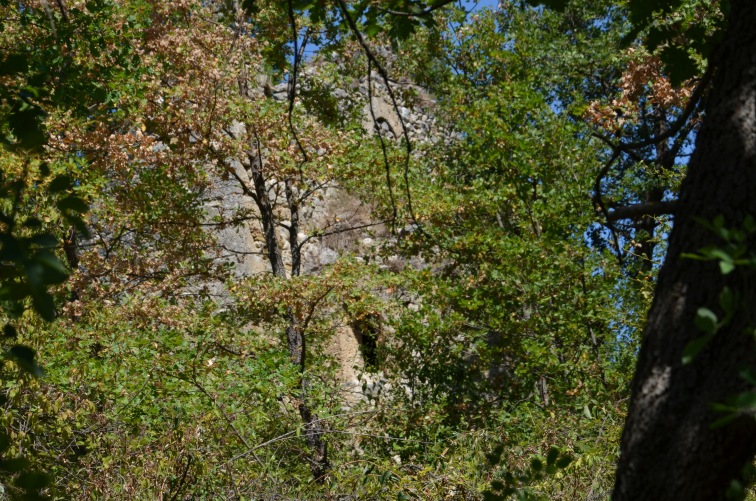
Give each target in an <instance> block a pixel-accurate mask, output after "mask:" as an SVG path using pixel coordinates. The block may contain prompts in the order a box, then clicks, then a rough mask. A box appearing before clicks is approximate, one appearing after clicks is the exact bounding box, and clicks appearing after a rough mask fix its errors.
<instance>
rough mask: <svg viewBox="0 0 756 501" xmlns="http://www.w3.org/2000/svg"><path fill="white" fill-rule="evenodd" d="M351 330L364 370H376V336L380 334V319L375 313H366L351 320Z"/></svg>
mask: <svg viewBox="0 0 756 501" xmlns="http://www.w3.org/2000/svg"><path fill="white" fill-rule="evenodd" d="M352 330H353V331H354V336H355V337H356V338H357V342H358V343H359V345H360V352H361V353H362V360H363V361H364V363H365V370H367V371H377V370H378V369H379V368H380V367H379V366H380V357H379V347H378V338H379V335H380V330H381V328H380V319H379V318H378V316H377V315H366V316H365V317H363V318H360V319H358V320H354V321H353V322H352Z"/></svg>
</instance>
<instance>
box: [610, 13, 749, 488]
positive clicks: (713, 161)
mask: <svg viewBox="0 0 756 501" xmlns="http://www.w3.org/2000/svg"><path fill="white" fill-rule="evenodd" d="M754 26H756V3H755V2H753V1H752V0H732V2H731V15H730V21H729V27H728V30H727V32H726V33H725V36H724V38H723V41H722V43H721V45H720V47H719V49H718V50H717V52H716V53H715V54H714V55H713V57H712V63H713V64H716V66H715V70H716V76H715V79H714V82H713V87H712V91H711V94H710V96H709V99H708V102H707V107H706V114H705V119H704V120H705V121H704V125H703V127H702V129H701V131H700V133H699V135H698V138H697V144H696V150H695V153H694V155H693V157H692V158H691V161H690V165H689V172H688V176H687V178H686V179H685V182H684V183H683V186H682V189H681V194H680V202H679V206H678V210H677V212H676V214H677V215H676V218H675V226H674V229H673V231H672V233H671V235H670V240H669V251H668V257H667V260H666V262H665V263H664V266H663V267H662V270H661V272H660V275H659V282H658V284H657V288H656V295H655V299H654V304H653V306H652V308H651V312H650V314H649V321H648V325H647V327H646V331H645V333H644V338H643V341H642V346H641V350H640V353H639V360H638V367H637V370H636V375H635V379H634V381H633V387H632V397H631V403H630V409H629V413H628V417H627V422H626V425H625V430H624V433H623V436H622V444H621V455H620V460H619V465H618V469H617V477H616V483H615V489H614V496H613V498H612V499H614V501H625V500H632V501H637V500H646V499H649V500H655V499H664V500H670V499H680V500H683V499H684V500H686V501H689V500H707V501H708V500H716V499H724V497H725V491H726V489H727V486H728V485H729V484H730V482H731V481H732V480H733V479H735V478H737V477H738V476H739V474H740V471H741V468H742V467H743V466H744V465H745V464H746V463H748V462H749V461H752V458H753V456H754V454H755V453H756V420H754V418H753V417H751V416H741V417H739V418H738V419H736V420H735V421H734V422H732V423H731V424H729V425H727V426H724V427H719V428H712V427H711V424H712V423H713V422H714V421H715V420H717V419H719V418H721V417H723V416H722V414H721V413H718V412H716V411H714V410H712V408H711V404H712V403H717V402H723V401H725V400H726V399H727V398H728V397H731V396H733V395H735V394H738V393H741V392H743V391H754V388H751V387H749V385H748V384H747V383H746V381H745V380H744V379H743V378H742V377H740V375H739V372H740V371H741V370H742V369H743V368H745V367H756V347H755V346H754V342H753V336H752V335H747V334H745V333H744V331H745V329H746V328H747V327H751V328H753V327H754V326H753V325H749V321H748V319H747V318H746V315H744V314H740V315H736V317H735V318H734V319H733V321H732V322H730V323H729V324H728V325H726V326H724V327H723V328H722V329H721V330H720V331H719V332H718V333H717V334H716V336H715V337H714V339H713V341H712V342H711V343H709V345H708V346H707V347H706V348H705V349H704V350H703V351H702V352H700V353H699V355H698V356H697V357H696V358H695V360H694V361H693V363H691V364H689V365H683V364H682V362H681V357H682V352H683V349H684V348H685V346H686V345H687V344H688V343H689V342H690V341H692V340H694V339H696V338H698V337H700V336H701V335H702V332H701V331H699V330H698V329H697V328H696V327H695V324H694V319H695V315H696V310H697V309H698V308H700V307H708V308H710V309H712V310H714V311H715V312H717V313H720V314H721V311H720V310H719V307H718V299H717V298H718V295H719V292H720V291H721V290H722V288H723V287H724V286H725V285H728V286H730V287H731V288H733V289H738V290H739V294H740V303H741V304H742V305H751V306H752V305H753V304H756V302H755V301H754V300H756V291H754V287H753V285H751V286H750V287H748V288H747V289H746V288H744V287H743V275H742V274H743V273H744V272H743V271H739V270H736V271H735V272H734V273H732V274H730V275H727V276H723V275H722V274H721V273H720V271H719V268H718V266H717V265H716V263H712V262H701V261H695V260H691V259H686V258H684V257H681V255H680V254H681V253H683V252H696V251H698V250H699V249H701V248H702V247H704V246H707V245H721V244H722V242H721V241H719V240H718V239H717V237H716V236H715V235H714V234H713V233H712V232H711V231H709V230H707V229H705V228H704V226H702V225H701V224H700V223H699V219H698V218H700V219H701V220H708V221H711V220H713V219H714V218H715V217H716V216H718V215H723V216H724V217H725V220H726V225H727V226H728V227H738V226H740V225H741V224H742V222H743V220H744V218H745V217H746V216H747V215H749V214H750V215H752V216H756V191H755V190H756V56H754V54H756V30H754ZM748 244H749V246H750V247H751V248H753V246H754V244H756V241H754V239H751V241H749V242H748ZM751 283H752V282H751Z"/></svg>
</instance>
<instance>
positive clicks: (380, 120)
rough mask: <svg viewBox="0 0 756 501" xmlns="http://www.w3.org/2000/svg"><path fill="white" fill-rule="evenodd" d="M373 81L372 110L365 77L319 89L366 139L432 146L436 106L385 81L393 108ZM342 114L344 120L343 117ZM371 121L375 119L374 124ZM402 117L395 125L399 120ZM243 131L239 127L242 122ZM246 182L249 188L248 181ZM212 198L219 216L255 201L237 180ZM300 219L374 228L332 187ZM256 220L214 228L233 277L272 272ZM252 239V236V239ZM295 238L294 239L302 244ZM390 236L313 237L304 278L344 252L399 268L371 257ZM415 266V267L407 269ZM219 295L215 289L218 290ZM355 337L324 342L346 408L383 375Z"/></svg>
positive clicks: (263, 89)
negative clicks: (368, 362) (371, 367)
mask: <svg viewBox="0 0 756 501" xmlns="http://www.w3.org/2000/svg"><path fill="white" fill-rule="evenodd" d="M318 71H319V68H318V66H317V65H313V66H309V67H305V68H304V69H303V71H302V73H301V77H300V85H301V89H302V91H303V92H308V91H309V90H310V89H311V87H310V80H311V79H312V77H313V76H316V74H317V72H318ZM370 79H371V81H372V82H371V83H372V112H371V109H370V101H369V95H370V93H369V92H368V78H367V76H363V77H362V78H360V79H359V80H357V79H355V80H353V81H351V82H349V83H347V84H346V85H333V86H331V87H325V90H324V88H322V87H321V88H319V89H318V91H321V92H322V91H326V92H329V93H330V97H332V98H333V99H334V100H335V101H336V103H338V108H339V110H338V111H339V113H343V114H347V113H353V112H355V111H356V112H357V113H359V118H360V121H361V123H362V126H363V129H364V130H365V132H366V134H376V133H379V134H381V135H382V136H383V137H384V138H386V139H387V140H391V141H398V140H400V139H401V138H402V137H403V135H404V132H403V129H402V122H403V123H404V126H405V128H406V131H407V135H408V137H409V138H410V141H412V142H433V143H435V142H437V141H438V140H439V137H440V136H439V135H438V133H437V132H436V120H435V118H434V115H433V110H434V106H435V102H434V101H433V100H432V99H431V97H430V96H429V95H428V93H427V92H426V91H425V90H424V89H422V88H421V87H419V86H416V85H413V84H411V83H408V82H389V83H390V85H391V89H392V92H393V93H394V96H395V98H396V99H397V106H396V107H395V106H394V105H393V103H392V102H391V99H390V97H389V94H388V92H387V90H386V85H385V82H384V81H383V79H382V78H381V77H380V76H379V75H378V74H377V73H375V72H373V74H371V75H370ZM258 84H259V86H258V88H257V89H256V90H253V91H252V93H253V94H254V97H255V98H267V99H274V100H277V101H287V100H288V98H289V85H288V83H286V82H284V83H280V84H278V85H275V86H272V85H271V84H270V82H269V81H267V80H266V79H265V78H261V79H259V80H258ZM342 116H343V115H342ZM373 116H375V120H373ZM400 117H401V120H400ZM240 126H242V127H243V125H241V124H240ZM232 164H233V165H232V167H233V168H234V169H235V170H236V172H237V174H238V175H239V176H240V178H241V179H242V180H244V181H245V182H246V183H250V179H249V176H248V174H247V171H246V169H245V168H244V166H243V165H242V164H241V163H240V162H238V161H235V162H232ZM250 184H251V183H250ZM212 193H213V194H212V195H211V197H210V201H209V202H208V205H207V209H208V213H209V215H210V216H211V217H212V216H215V215H223V214H233V213H237V212H238V211H239V209H240V208H241V209H243V210H247V211H249V212H250V213H255V212H256V211H257V209H256V206H255V203H254V201H253V200H252V199H251V198H249V197H248V196H246V195H245V194H244V193H243V192H242V190H241V188H240V187H239V185H238V183H237V182H236V181H235V180H230V181H222V180H218V181H216V183H215V185H214V188H213V192H212ZM301 220H302V222H303V223H304V227H303V228H302V229H303V231H308V230H310V231H312V230H315V229H318V228H323V227H326V226H328V225H330V224H332V223H333V221H339V223H338V224H339V227H341V228H349V227H355V226H362V225H365V224H368V223H371V222H373V221H372V219H371V209H370V207H369V206H367V205H366V204H364V203H363V202H362V201H361V200H359V199H357V198H355V197H354V196H351V195H350V194H349V193H347V192H345V191H344V190H343V189H341V188H339V187H337V186H331V187H327V188H326V189H325V191H324V193H323V197H322V199H319V200H316V201H315V202H314V203H313V204H311V205H310V206H309V207H303V208H302V214H301ZM257 224H258V223H257V221H255V220H254V219H251V220H250V221H247V222H245V223H242V224H240V225H237V226H228V227H225V228H223V229H220V230H217V231H216V233H215V236H216V238H217V241H218V244H219V246H220V247H221V249H222V256H221V257H220V258H219V259H222V260H224V261H225V262H228V261H230V262H232V263H233V264H234V269H233V273H234V276H235V277H236V278H245V277H250V276H255V275H259V274H263V273H270V263H269V262H268V259H267V256H266V255H265V253H264V250H265V249H264V243H263V241H262V238H261V236H259V235H260V232H259V230H258V229H257V228H256V226H257ZM279 232H280V233H279V242H280V243H281V244H282V246H283V249H284V263H285V264H286V265H287V266H288V265H289V264H290V263H291V256H290V254H289V252H288V251H289V243H288V235H287V234H286V232H285V230H284V229H283V228H280V229H279ZM256 236H258V238H256ZM305 237H306V235H305V234H300V240H301V239H303V238H305ZM388 237H389V235H388V232H387V231H386V229H385V228H382V227H381V226H380V225H379V226H376V227H371V228H369V229H367V228H366V229H362V230H354V231H347V232H344V233H338V234H335V235H330V236H327V237H323V238H314V239H311V240H309V241H308V243H307V244H305V245H304V247H303V248H302V274H305V275H306V274H313V273H317V272H318V271H319V270H321V269H322V268H323V267H326V266H328V265H331V264H333V263H335V262H336V261H337V260H338V259H339V257H340V256H341V255H343V254H345V253H348V254H351V255H356V256H357V257H363V258H365V259H369V260H371V262H376V261H378V262H379V263H382V264H381V265H382V266H386V267H390V268H397V269H400V268H402V267H403V266H404V264H405V263H404V261H403V260H402V259H401V258H399V257H398V256H394V257H390V258H388V259H387V260H386V262H382V261H380V259H381V258H380V257H378V256H376V255H375V254H376V245H378V244H379V243H380V240H381V239H382V238H388ZM410 264H411V265H417V266H419V265H421V263H419V262H417V263H414V262H413V263H410ZM218 292H219V293H220V294H222V292H221V291H218ZM360 337H361V333H359V332H355V329H354V328H353V326H351V325H349V324H348V323H347V322H346V320H345V322H344V324H342V325H341V326H339V327H338V328H337V330H336V332H335V334H334V336H333V338H332V340H331V342H330V346H329V347H328V353H329V354H330V355H331V356H333V357H334V358H335V360H336V361H337V363H338V364H339V367H340V370H339V375H338V377H339V380H340V382H341V384H342V389H343V397H344V400H345V403H347V404H348V403H350V402H354V401H356V400H359V399H360V398H363V397H364V395H363V388H368V391H370V389H371V388H372V390H373V391H376V390H375V389H376V388H379V387H380V385H381V381H380V379H381V376H380V373H379V374H378V375H370V374H366V373H364V370H363V369H364V368H365V360H364V358H363V354H362V350H361V339H360Z"/></svg>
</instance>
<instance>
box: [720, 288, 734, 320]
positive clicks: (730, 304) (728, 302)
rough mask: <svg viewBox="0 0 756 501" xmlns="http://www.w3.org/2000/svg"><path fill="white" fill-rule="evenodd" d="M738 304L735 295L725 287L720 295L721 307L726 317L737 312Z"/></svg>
mask: <svg viewBox="0 0 756 501" xmlns="http://www.w3.org/2000/svg"><path fill="white" fill-rule="evenodd" d="M736 303H737V300H736V298H735V293H734V292H732V289H730V288H729V287H724V288H723V289H722V292H720V293H719V306H721V307H722V309H723V310H724V312H725V314H726V315H732V314H733V313H734V312H735V307H736V306H737V304H736Z"/></svg>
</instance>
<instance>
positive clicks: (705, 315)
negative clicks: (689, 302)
mask: <svg viewBox="0 0 756 501" xmlns="http://www.w3.org/2000/svg"><path fill="white" fill-rule="evenodd" d="M695 323H696V327H698V329H699V330H701V331H702V332H705V333H707V334H713V333H714V332H716V330H717V315H716V314H715V313H714V312H713V311H711V310H710V309H708V308H698V311H696V318H695Z"/></svg>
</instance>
